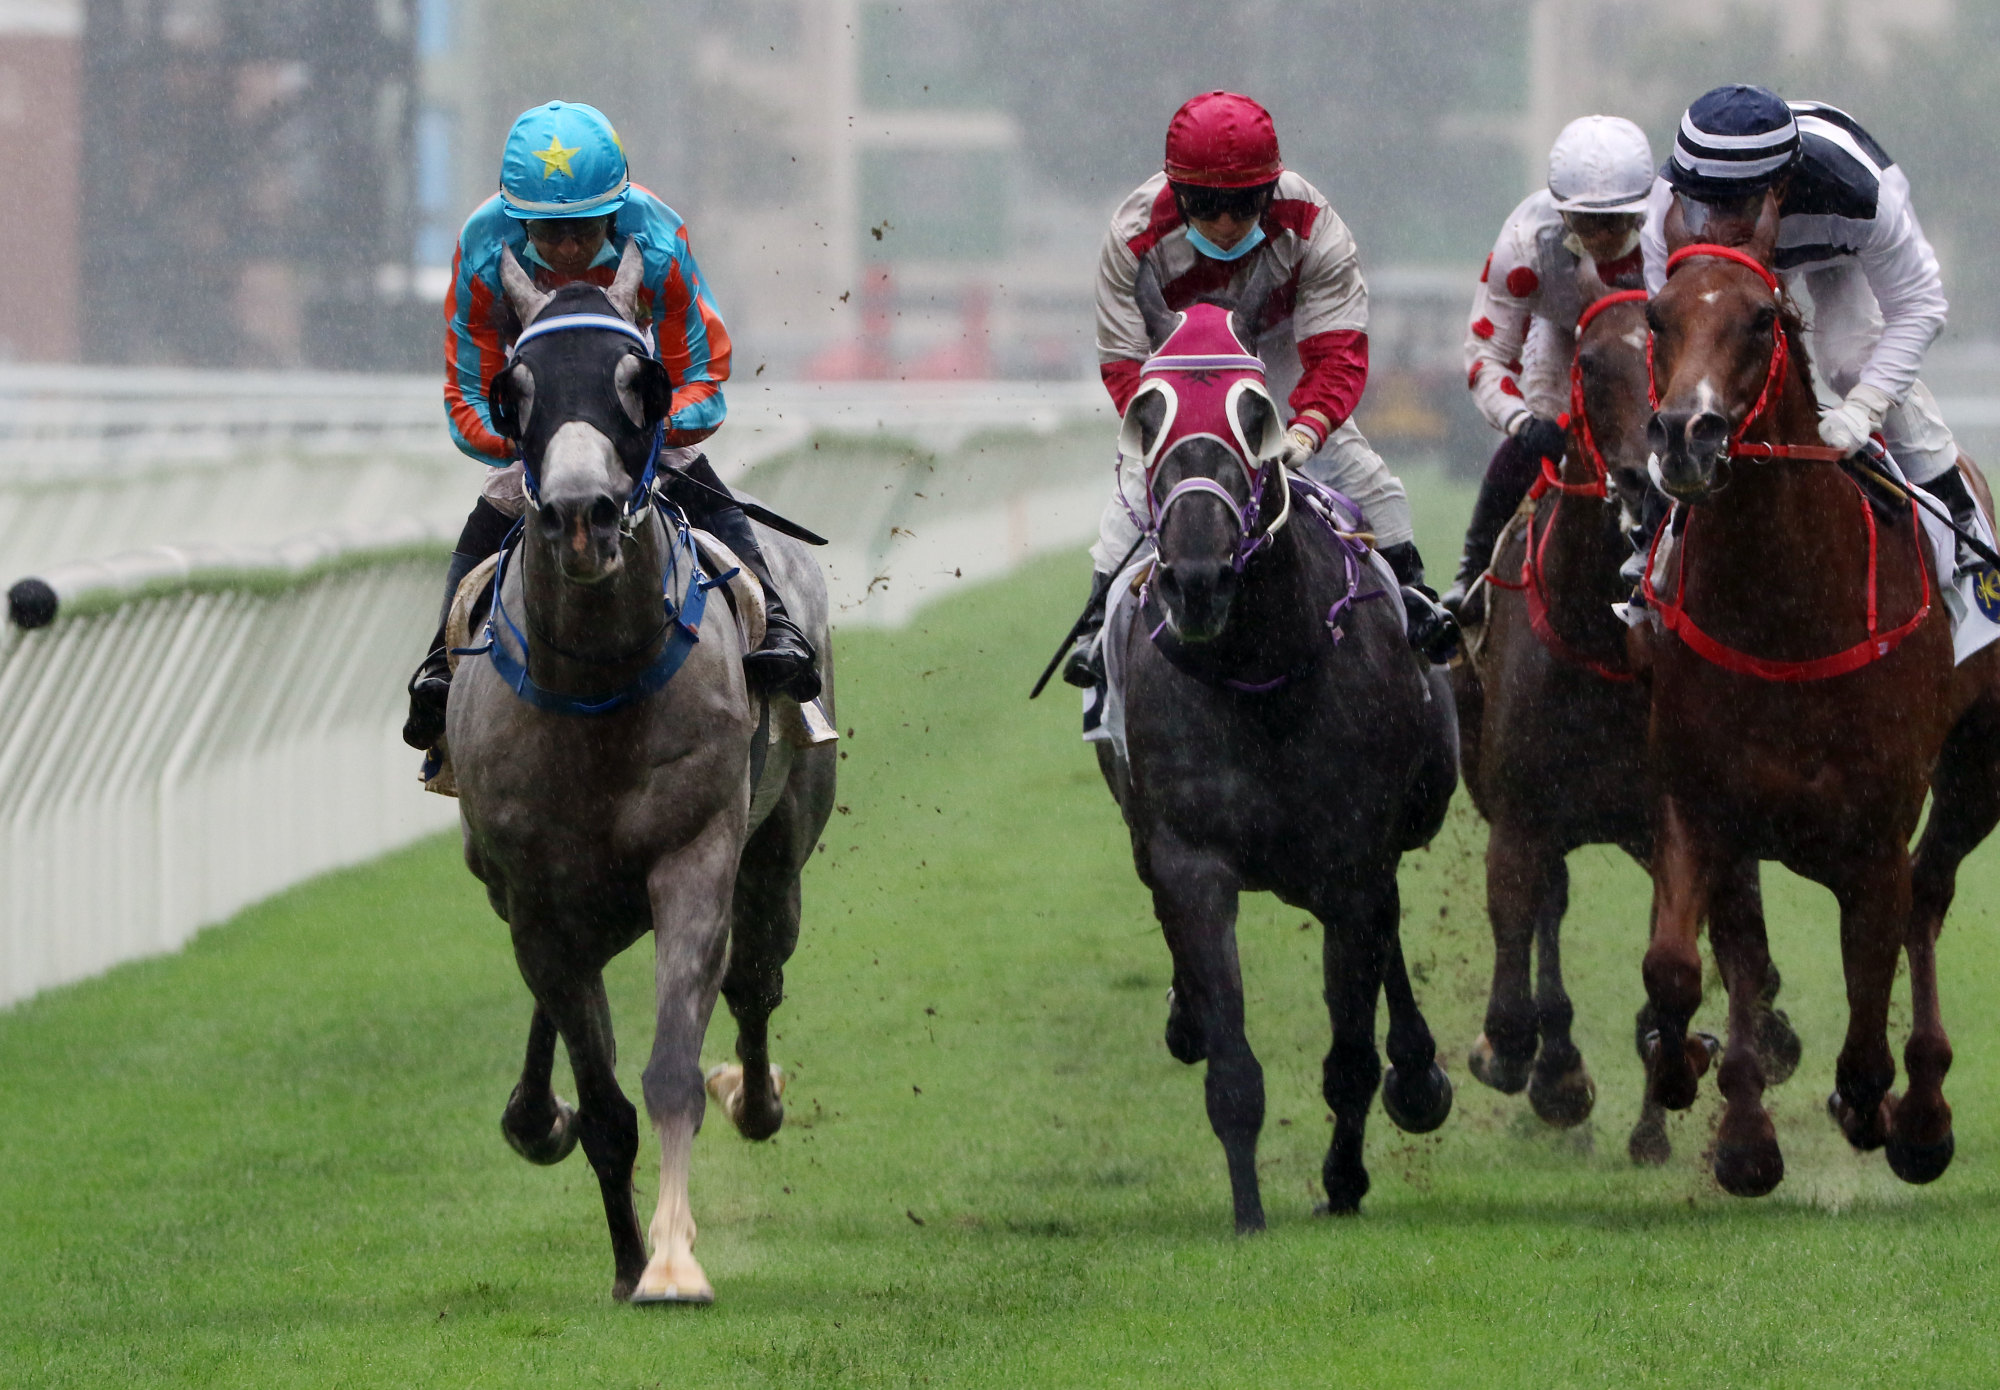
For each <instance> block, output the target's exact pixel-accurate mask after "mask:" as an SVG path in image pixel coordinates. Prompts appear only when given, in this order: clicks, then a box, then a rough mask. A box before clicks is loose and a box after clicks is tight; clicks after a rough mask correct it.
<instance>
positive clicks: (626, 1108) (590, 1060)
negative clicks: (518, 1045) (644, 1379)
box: [524, 970, 646, 1299]
mask: <svg viewBox="0 0 2000 1390" xmlns="http://www.w3.org/2000/svg"><path fill="white" fill-rule="evenodd" d="M524 973H526V972H525V970H524ZM529 986H530V987H531V988H534V989H535V998H536V999H537V1000H538V1001H539V1002H540V1003H541V1005H542V1006H543V1007H544V1008H546V1009H547V1010H548V1014H549V1017H550V1018H551V1019H552V1020H553V1021H554V1022H555V1025H556V1027H557V1028H558V1029H560V1030H561V1032H562V1038H563V1042H564V1044H565V1045H566V1046H567V1047H568V1049H569V1065H570V1070H571V1071H572V1072H573V1073H575V1075H576V1091H577V1112H576V1119H575V1121H574V1126H575V1129H576V1131H577V1137H578V1139H579V1140H580V1141H581V1143H582V1144H583V1152H584V1156H585V1157H586V1158H588V1159H589V1160H590V1167H591V1170H592V1171H593V1172H594V1173H595V1174H596V1175H597V1186H598V1191H599V1193H600V1194H601V1195H602V1197H603V1199H604V1219H605V1222H606V1224H607V1225H608V1226H609V1227H610V1228H611V1255H612V1260H613V1263H614V1266H615V1270H616V1273H615V1275H614V1277H613V1280H612V1285H611V1296H612V1297H613V1298H617V1299H625V1298H629V1297H631V1295H632V1290H633V1288H634V1287H635V1286H636V1285H637V1283H638V1280H639V1272H640V1271H641V1270H642V1269H644V1268H645V1265H646V1244H645V1241H644V1240H643V1239H642V1238H641V1236H640V1234H639V1217H638V1213H637V1212H636V1211H634V1210H633V1206H632V1165H633V1163H634V1162H635V1161H636V1160H637V1159H638V1157H639V1112H638V1111H637V1110H635V1109H633V1107H632V1102H631V1101H629V1100H627V1099H626V1098H625V1092H624V1091H623V1090H621V1089H620V1088H619V1085H618V1074H617V1065H618V1047H617V1043H616V1042H615V1041H614V1040H613V1038H612V1035H611V1006H610V1003H609V1002H608V1001H607V1000H606V999H605V997H604V977H603V976H602V975H599V974H592V975H591V977H590V978H589V979H588V980H587V981H584V982H582V983H581V984H578V983H575V982H565V983H560V984H556V985H553V986H546V987H536V981H535V980H534V979H533V978H532V977H531V978H530V979H529Z"/></svg>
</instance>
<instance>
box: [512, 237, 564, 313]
mask: <svg viewBox="0 0 2000 1390" xmlns="http://www.w3.org/2000/svg"><path fill="white" fill-rule="evenodd" d="M500 288H501V289H502V290H504V291H506V294H507V303H508V304H509V305H510V306H511V307H512V308H513V310H514V317H515V318H516V319H518V320H520V324H521V327H523V328H526V327H527V326H528V325H529V324H531V323H533V322H534V321H535V319H536V317H537V316H538V315H539V314H540V313H541V312H542V310H543V309H546V308H547V307H548V304H549V300H551V299H553V298H554V297H555V296H553V295H547V294H543V293H542V292H541V291H540V290H538V289H536V288H535V282H534V280H533V278H532V277H530V276H529V274H528V272H527V271H525V270H523V269H521V263H520V262H519V261H517V260H515V259H514V248H513V247H511V246H503V247H501V248H500Z"/></svg>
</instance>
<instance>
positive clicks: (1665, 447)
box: [1646, 409, 1729, 502]
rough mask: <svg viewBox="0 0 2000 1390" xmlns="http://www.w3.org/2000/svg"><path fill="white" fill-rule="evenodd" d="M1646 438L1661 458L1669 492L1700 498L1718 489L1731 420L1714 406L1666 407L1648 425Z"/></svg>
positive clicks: (1691, 499) (1664, 483)
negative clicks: (1679, 408)
mask: <svg viewBox="0 0 2000 1390" xmlns="http://www.w3.org/2000/svg"><path fill="white" fill-rule="evenodd" d="M1646 442H1647V444H1649V445H1650V446H1651V447H1652V450H1653V456H1654V457H1655V458H1656V459H1658V460H1659V467H1660V486H1661V487H1663V488H1665V489H1666V491H1667V495H1668V496H1670V497H1676V498H1679V499H1680V500H1681V501H1683V502H1694V501H1699V500H1700V499H1701V498H1704V497H1706V496H1708V494H1709V493H1711V492H1713V491H1714V490H1715V479H1716V475H1717V473H1718V471H1719V470H1720V469H1721V467H1722V460H1723V459H1724V458H1725V457H1726V456H1727V455H1728V453H1729V421H1728V420H1727V419H1726V418H1724V417H1723V416H1721V415H1719V414H1717V413H1716V412H1715V411H1712V410H1668V409H1662V410H1659V411H1656V412H1655V413H1654V415H1653V418H1652V420H1651V422H1649V423H1648V424H1647V426H1646Z"/></svg>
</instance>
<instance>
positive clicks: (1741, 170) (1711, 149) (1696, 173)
mask: <svg viewBox="0 0 2000 1390" xmlns="http://www.w3.org/2000/svg"><path fill="white" fill-rule="evenodd" d="M1798 152H1799V126H1798V122H1797V121H1796V120H1795V119H1793V116H1792V108H1791V107H1789V106H1787V105H1786V104H1785V102H1784V99H1783V98H1782V97H1780V96H1779V95H1778V94H1777V93H1776V92H1773V91H1770V90H1769V89H1767V88H1764V87H1748V86H1743V85H1740V84H1739V85H1734V86H1728V87H1717V88H1716V89H1715V90H1714V91H1712V92H1709V93H1707V94H1705V95H1704V96H1702V97H1701V98H1700V99H1699V100H1697V101H1696V102H1695V104H1694V105H1692V106H1690V107H1688V109H1687V111H1686V113H1685V114H1683V115H1682V116H1681V126H1680V129H1679V130H1678V131H1677V132H1675V134H1674V154H1673V158H1671V159H1669V160H1668V161H1667V167H1666V169H1665V170H1664V173H1665V176H1666V180H1667V182H1668V183H1670V184H1672V185H1673V187H1674V189H1675V190H1676V191H1677V192H1681V193H1686V194H1688V195H1690V196H1692V197H1695V198H1741V197H1744V196H1747V195H1748V194H1752V193H1756V192H1758V191H1760V190H1762V189H1765V188H1768V187H1770V186H1771V185H1772V184H1773V183H1775V182H1776V181H1777V179H1778V177H1779V176H1780V175H1781V174H1783V173H1784V172H1785V170H1786V169H1788V168H1790V167H1791V164H1792V161H1793V160H1794V159H1795V158H1797V157H1798Z"/></svg>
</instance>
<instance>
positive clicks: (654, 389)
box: [614, 272, 674, 429]
mask: <svg viewBox="0 0 2000 1390" xmlns="http://www.w3.org/2000/svg"><path fill="white" fill-rule="evenodd" d="M621 273H622V272H621ZM614 379H615V380H616V381H617V383H618V404H619V405H620V406H621V407H623V409H624V411H625V418H626V419H628V420H630V421H631V422H632V423H633V424H634V425H637V426H638V427H639V428H640V429H647V428H650V427H651V426H653V425H656V424H658V423H659V422H660V421H661V420H663V419H665V418H666V415H667V412H668V411H669V410H671V409H672V408H673V403H674V383H673V380H672V378H670V377H669V376H668V375H667V369H666V368H665V367H663V366H661V365H660V363H659V361H658V359H656V358H652V357H641V356H640V355H639V354H638V353H636V352H628V353H626V354H625V355H624V356H623V357H621V358H619V359H618V370H617V372H616V373H615V376H614Z"/></svg>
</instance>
